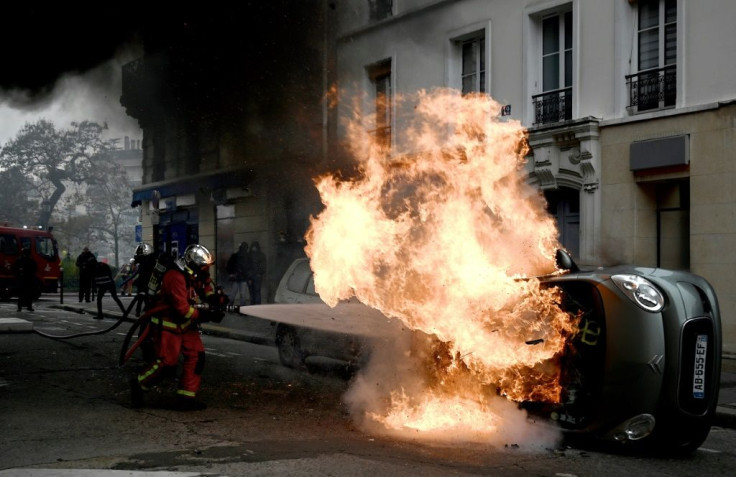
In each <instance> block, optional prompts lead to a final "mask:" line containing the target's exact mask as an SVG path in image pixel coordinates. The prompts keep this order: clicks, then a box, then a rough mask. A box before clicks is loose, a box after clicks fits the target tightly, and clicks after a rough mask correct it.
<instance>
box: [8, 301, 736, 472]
mask: <svg viewBox="0 0 736 477" xmlns="http://www.w3.org/2000/svg"><path fill="white" fill-rule="evenodd" d="M14 305H15V304H14V303H12V302H11V303H0V317H17V316H20V317H21V318H25V319H27V320H29V321H31V322H32V323H33V325H34V327H35V328H37V329H39V330H43V332H45V333H49V334H58V335H65V334H80V333H90V332H92V333H96V332H98V331H102V330H105V329H106V328H109V327H110V326H111V325H113V324H114V323H115V322H116V320H115V319H113V318H112V316H113V313H112V312H111V314H110V317H108V318H106V319H105V320H103V321H97V320H93V319H92V316H91V315H90V314H89V313H79V312H75V311H69V310H65V309H62V308H60V307H59V306H58V302H53V301H51V300H47V299H45V300H43V301H42V302H41V303H39V304H37V306H36V311H34V312H33V313H32V314H31V313H26V312H22V313H21V314H20V315H18V314H17V313H16V312H15V307H14ZM65 306H70V307H71V309H78V308H79V304H78V303H71V304H69V303H67V304H66V305H65ZM83 306H86V305H83ZM230 322H231V323H230ZM228 323H229V324H228ZM129 326H130V325H129V324H128V323H124V324H121V325H120V326H119V327H118V328H116V329H114V330H112V331H110V332H108V333H104V334H89V335H86V336H81V337H78V338H75V339H71V340H52V339H48V338H44V337H41V336H39V335H37V334H35V333H14V334H9V333H0V477H6V476H23V475H41V476H51V475H105V476H117V475H126V476H144V475H146V476H147V475H157V476H158V475H167V474H176V475H216V476H222V475H227V476H239V475H295V476H314V475H356V476H363V475H365V476H375V475H399V476H403V475H412V476H413V475H426V476H435V475H436V476H440V475H441V476H446V475H504V476H507V475H550V476H573V475H575V476H583V475H596V476H598V475H601V476H613V475H632V474H638V475H647V476H649V475H698V476H700V475H704V474H705V475H731V473H732V469H733V468H734V465H736V431H734V429H731V428H728V427H720V426H718V427H715V428H714V429H713V430H712V431H711V434H710V436H709V438H708V440H707V441H706V442H705V444H704V446H703V447H702V448H701V449H699V450H698V451H697V452H696V453H694V454H693V455H692V456H689V457H685V458H681V459H662V458H652V457H645V456H637V455H620V454H617V453H612V452H609V451H606V450H604V449H597V448H595V447H580V446H578V447H570V446H569V445H567V444H564V443H561V442H560V443H557V444H555V445H552V446H547V447H541V448H540V447H535V446H530V445H529V444H528V443H527V442H526V441H524V440H516V441H509V442H507V443H505V444H503V445H487V444H482V443H461V442H454V443H453V442H428V441H424V440H420V439H415V438H407V437H406V436H405V437H403V438H400V439H399V438H391V437H387V436H385V435H376V434H373V433H371V432H367V431H366V430H364V429H362V428H360V426H358V424H357V422H356V420H355V419H353V417H352V416H351V414H350V412H349V409H348V407H347V406H346V402H345V395H346V392H347V390H348V389H349V388H350V386H351V384H352V382H353V380H354V379H355V378H354V377H353V376H351V375H349V374H346V373H345V372H344V369H343V368H341V367H339V366H337V365H336V364H334V363H333V364H330V363H323V364H322V365H321V366H318V367H314V368H313V369H311V372H304V371H298V370H291V369H288V368H284V367H283V366H281V365H280V364H279V361H278V354H277V352H276V349H275V348H274V347H273V346H272V340H271V335H270V333H271V332H272V327H271V326H270V324H268V323H263V322H252V321H250V320H248V319H247V318H245V317H241V316H238V315H232V316H228V318H227V319H226V320H225V321H224V322H223V323H222V324H220V325H218V327H219V328H221V329H219V330H210V331H208V332H207V333H206V334H205V335H204V337H203V339H204V342H205V346H206V348H207V356H208V357H207V366H206V369H205V374H204V380H203V386H202V392H201V398H202V399H203V400H204V401H205V402H207V403H208V404H209V407H208V408H207V409H206V410H204V411H199V412H194V413H181V412H178V411H175V410H173V408H172V399H173V398H172V396H173V384H170V385H167V386H164V387H162V388H161V389H160V390H159V391H157V392H155V393H153V394H152V395H150V396H147V401H146V407H145V408H143V409H133V408H132V407H131V406H130V402H129V392H128V386H127V379H128V377H129V376H130V375H131V374H132V373H133V372H134V370H135V368H136V366H137V365H139V364H140V362H139V361H137V359H135V358H134V359H133V360H132V361H131V362H129V363H127V364H126V365H125V366H123V367H120V366H118V363H117V359H118V355H119V351H120V348H121V344H122V340H123V336H124V334H125V332H126V331H127V329H128V328H129ZM228 329H232V330H236V331H237V333H236V331H233V333H232V334H230V337H227V335H228V332H227V331H226V330H228ZM237 334H240V336H239V337H240V338H243V337H244V336H251V337H252V340H251V341H248V340H244V339H232V338H233V337H234V336H236V335H237ZM85 472H89V473H85Z"/></svg>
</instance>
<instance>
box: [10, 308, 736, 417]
mask: <svg viewBox="0 0 736 477" xmlns="http://www.w3.org/2000/svg"><path fill="white" fill-rule="evenodd" d="M50 297H51V296H50ZM50 297H49V298H47V299H43V298H42V300H41V302H39V303H38V305H39V306H47V307H49V308H56V309H60V310H66V311H71V312H75V313H86V314H89V315H90V318H91V317H93V316H95V315H96V314H97V304H96V302H95V301H94V300H93V301H92V302H91V303H78V299H77V296H76V295H73V294H64V303H63V304H61V303H59V302H58V298H55V299H56V300H57V301H56V302H53V301H51V298H50ZM120 298H121V301H122V302H123V305H124V306H125V307H126V308H127V307H128V305H129V304H130V303H131V301H132V299H133V297H120ZM134 311H135V310H133V312H134ZM103 314H104V315H105V317H106V318H109V319H113V320H119V319H120V318H121V317H122V316H123V314H122V313H121V312H120V310H119V308H118V307H117V305H116V304H115V302H114V301H113V300H112V299H111V298H109V297H108V296H105V297H104V298H103ZM135 319H136V318H135V316H134V314H133V313H131V316H130V317H128V318H126V320H127V321H129V322H131V323H132V322H134V321H135ZM31 329H32V324H31V323H30V322H28V321H26V320H23V319H17V318H0V333H3V332H27V331H31ZM202 332H203V333H205V334H208V335H213V336H220V337H223V338H229V339H234V340H239V341H247V342H249V343H254V344H258V345H265V346H274V345H275V341H274V335H275V326H274V323H272V322H270V321H268V320H263V319H260V318H255V317H252V316H247V315H241V314H238V313H228V314H227V315H226V316H225V318H224V319H223V320H222V322H220V323H205V324H203V325H202ZM714 425H716V426H721V427H732V428H736V354H732V353H725V354H724V355H723V356H722V369H721V388H720V393H719V396H718V408H717V410H716V417H715V422H714Z"/></svg>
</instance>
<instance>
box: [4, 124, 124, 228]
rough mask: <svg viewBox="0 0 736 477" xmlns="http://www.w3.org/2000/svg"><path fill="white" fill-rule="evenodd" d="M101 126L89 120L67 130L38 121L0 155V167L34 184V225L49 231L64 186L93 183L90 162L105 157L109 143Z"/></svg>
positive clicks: (91, 164) (25, 127) (6, 146)
mask: <svg viewBox="0 0 736 477" xmlns="http://www.w3.org/2000/svg"><path fill="white" fill-rule="evenodd" d="M103 130H104V126H101V125H99V124H97V123H94V122H91V121H83V122H80V123H76V122H75V123H71V128H70V129H67V130H57V129H56V127H55V126H54V124H53V123H52V122H50V121H48V120H45V119H41V120H39V121H37V122H35V123H27V124H26V125H25V126H23V128H22V129H21V130H20V132H19V133H18V135H17V136H16V137H15V138H14V139H11V140H10V141H8V143H7V144H6V145H5V147H4V148H3V149H2V151H1V152H0V168H3V169H4V168H17V170H18V171H19V172H20V173H21V174H22V175H23V176H25V177H26V178H28V179H29V180H33V181H34V182H35V184H36V189H35V191H31V192H32V193H34V192H35V193H36V194H38V195H39V196H40V197H41V203H40V209H39V211H38V219H37V220H36V223H37V224H38V225H40V226H42V227H44V228H48V226H49V222H50V221H51V216H52V214H53V212H54V211H55V209H56V207H57V204H58V203H59V201H60V199H61V197H62V196H63V195H64V192H66V189H67V185H68V184H70V183H73V184H82V183H88V182H94V181H95V180H96V178H95V176H96V171H95V169H94V167H93V163H92V162H93V159H94V158H95V157H99V156H105V155H106V153H107V152H108V151H109V150H110V149H111V147H112V144H111V142H110V141H105V140H103V139H102V137H101V134H102V131H103Z"/></svg>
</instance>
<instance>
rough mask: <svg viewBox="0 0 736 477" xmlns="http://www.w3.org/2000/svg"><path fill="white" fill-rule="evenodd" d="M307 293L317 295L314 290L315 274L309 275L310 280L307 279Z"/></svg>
mask: <svg viewBox="0 0 736 477" xmlns="http://www.w3.org/2000/svg"><path fill="white" fill-rule="evenodd" d="M306 293H307V295H316V294H317V292H316V291H314V274H310V275H309V280H308V281H307V290H306Z"/></svg>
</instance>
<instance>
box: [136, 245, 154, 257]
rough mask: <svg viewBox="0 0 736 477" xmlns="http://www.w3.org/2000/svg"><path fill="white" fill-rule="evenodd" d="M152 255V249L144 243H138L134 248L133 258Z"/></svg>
mask: <svg viewBox="0 0 736 477" xmlns="http://www.w3.org/2000/svg"><path fill="white" fill-rule="evenodd" d="M152 253H153V247H152V246H151V245H150V244H147V243H146V242H142V243H140V244H139V245H138V246H137V247H136V248H135V257H136V258H137V257H144V256H146V255H151V254H152Z"/></svg>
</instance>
